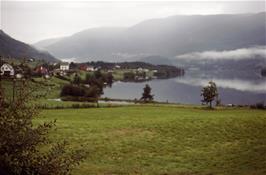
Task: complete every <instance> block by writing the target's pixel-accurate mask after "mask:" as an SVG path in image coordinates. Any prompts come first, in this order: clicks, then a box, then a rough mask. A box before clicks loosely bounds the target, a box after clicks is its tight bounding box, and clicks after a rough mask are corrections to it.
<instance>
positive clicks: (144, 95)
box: [141, 84, 154, 102]
mask: <svg viewBox="0 0 266 175" xmlns="http://www.w3.org/2000/svg"><path fill="white" fill-rule="evenodd" d="M153 96H154V95H151V87H150V86H149V85H148V84H146V85H145V87H144V88H143V93H142V97H141V100H144V102H147V101H152V100H153Z"/></svg>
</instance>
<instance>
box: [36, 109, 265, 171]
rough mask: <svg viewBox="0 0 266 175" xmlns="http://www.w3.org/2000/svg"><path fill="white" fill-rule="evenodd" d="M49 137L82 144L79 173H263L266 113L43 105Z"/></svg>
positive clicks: (72, 145) (74, 144)
mask: <svg viewBox="0 0 266 175" xmlns="http://www.w3.org/2000/svg"><path fill="white" fill-rule="evenodd" d="M53 119H57V131H56V132H54V133H51V138H52V139H54V140H62V139H66V140H69V141H70V143H71V147H78V146H79V145H81V144H82V145H84V146H83V147H84V149H85V151H88V152H89V155H88V158H87V159H86V160H85V161H84V162H83V163H82V164H81V165H80V166H79V167H78V168H77V169H76V170H75V171H74V174H76V175H83V174H179V173H182V172H183V173H191V174H194V173H195V174H207V173H212V174H232V175H233V174H234V175H235V174H241V175H243V174H244V175H249V174H255V175H262V174H266V166H265V165H266V134H265V133H266V113H265V111H262V110H250V109H218V110H212V111H209V110H206V109H197V108H193V107H176V106H167V105H165V106H156V107H154V106H152V105H151V106H132V107H118V108H92V109H65V110H45V111H43V112H42V113H41V117H40V118H39V119H38V120H37V122H43V121H47V120H48V121H49V120H53Z"/></svg>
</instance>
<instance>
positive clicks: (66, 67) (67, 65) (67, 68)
mask: <svg viewBox="0 0 266 175" xmlns="http://www.w3.org/2000/svg"><path fill="white" fill-rule="evenodd" d="M60 70H63V71H66V70H69V63H61V64H60Z"/></svg>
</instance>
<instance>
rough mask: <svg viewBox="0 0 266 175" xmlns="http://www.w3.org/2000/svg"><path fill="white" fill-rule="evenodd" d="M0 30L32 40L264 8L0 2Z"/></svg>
mask: <svg viewBox="0 0 266 175" xmlns="http://www.w3.org/2000/svg"><path fill="white" fill-rule="evenodd" d="M0 3H1V4H0V5H1V22H0V25H1V29H3V30H4V31H5V32H6V33H8V34H9V35H11V36H12V37H14V38H15V39H18V40H21V41H24V42H27V43H34V42H37V41H39V40H42V39H47V38H53V37H60V36H67V35H71V34H73V33H76V32H79V31H81V30H84V29H87V28H92V27H103V26H109V27H110V26H111V27H112V26H131V25H134V24H136V23H138V22H140V21H143V20H145V19H151V18H163V17H167V16H171V15H193V14H201V15H207V14H228V13H230V14H235V13H257V12H262V11H265V1H234V2H232V1H228V0H227V1H204V2H201V1H194V2H192V1H186V2H181V1H179V2H177V1H168V2H165V1H161V2H160V1H154V2H152V1H147V2H142V1H135V2H131V1H126V2H125V1H123V2H110V1H105V2H92V1H86V0H82V1H71V0H67V1H56V2H52V1H21V0H20V1H9V0H6V1H1V0H0Z"/></svg>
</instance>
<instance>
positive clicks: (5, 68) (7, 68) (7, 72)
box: [0, 64, 15, 76]
mask: <svg viewBox="0 0 266 175" xmlns="http://www.w3.org/2000/svg"><path fill="white" fill-rule="evenodd" d="M0 72H1V73H0V74H1V75H2V76H14V75H15V70H14V68H13V66H11V65H10V64H3V65H2V66H1V68H0Z"/></svg>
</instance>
